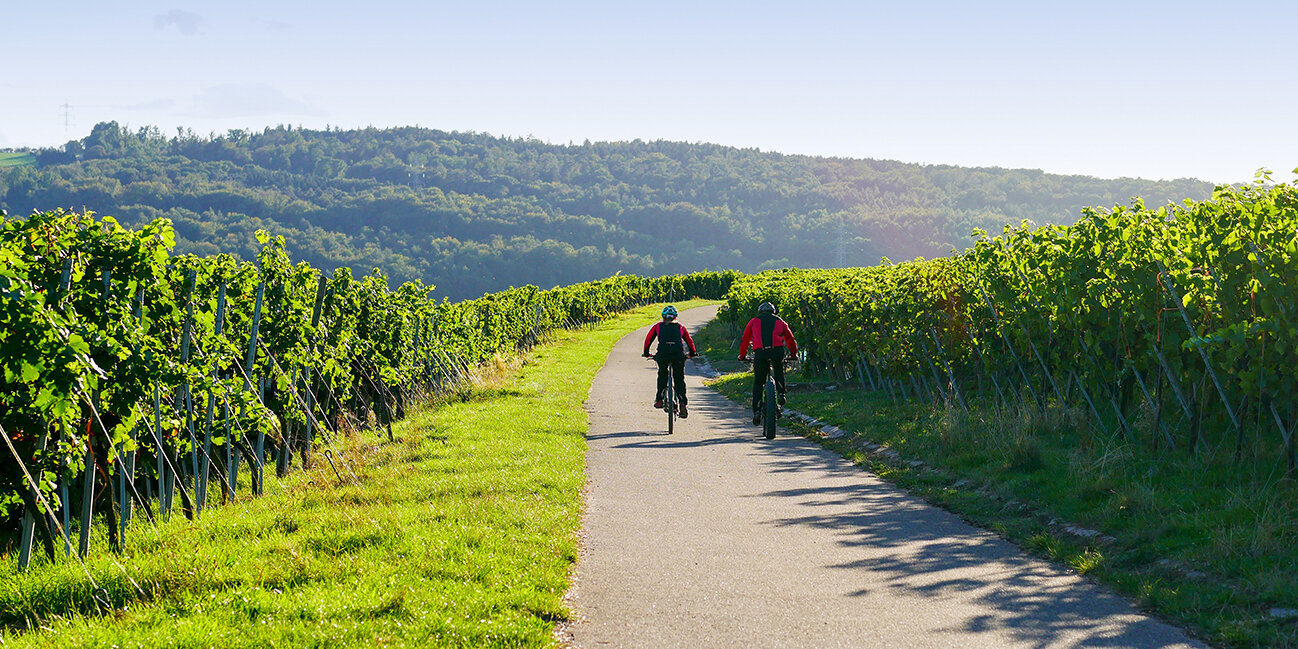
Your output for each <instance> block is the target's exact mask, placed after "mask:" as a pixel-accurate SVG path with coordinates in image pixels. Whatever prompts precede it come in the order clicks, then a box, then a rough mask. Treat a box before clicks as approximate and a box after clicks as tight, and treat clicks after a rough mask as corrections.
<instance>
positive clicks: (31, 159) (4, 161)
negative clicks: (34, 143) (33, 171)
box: [0, 151, 36, 167]
mask: <svg viewBox="0 0 1298 649" xmlns="http://www.w3.org/2000/svg"><path fill="white" fill-rule="evenodd" d="M34 164H36V155H35V154H32V153H23V152H8V153H6V152H4V151H0V167H25V166H28V165H34Z"/></svg>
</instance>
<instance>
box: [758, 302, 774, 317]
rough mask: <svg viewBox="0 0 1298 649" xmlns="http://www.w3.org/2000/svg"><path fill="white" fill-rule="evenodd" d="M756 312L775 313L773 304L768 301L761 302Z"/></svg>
mask: <svg viewBox="0 0 1298 649" xmlns="http://www.w3.org/2000/svg"><path fill="white" fill-rule="evenodd" d="M757 312H758V313H769V314H771V315H775V305H774V304H771V303H770V302H762V305H761V306H759V307H757Z"/></svg>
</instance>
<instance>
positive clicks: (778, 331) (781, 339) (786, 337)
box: [739, 302, 798, 425]
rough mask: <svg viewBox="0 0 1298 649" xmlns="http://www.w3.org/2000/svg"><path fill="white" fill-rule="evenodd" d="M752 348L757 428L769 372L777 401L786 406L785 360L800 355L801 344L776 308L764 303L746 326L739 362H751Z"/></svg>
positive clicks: (740, 344) (754, 416)
mask: <svg viewBox="0 0 1298 649" xmlns="http://www.w3.org/2000/svg"><path fill="white" fill-rule="evenodd" d="M749 345H752V347H753V424H754V425H756V424H760V423H762V415H761V413H760V412H758V407H759V404H760V403H761V402H762V388H763V386H765V385H766V373H767V372H768V371H771V372H775V392H776V394H777V395H778V396H777V397H776V402H777V403H779V405H781V406H782V405H784V357H785V356H788V357H789V358H793V357H794V356H795V355H796V354H797V353H798V341H796V340H794V339H793V331H792V330H790V329H789V325H788V323H786V322H785V321H784V319H783V318H780V317H779V316H777V315H775V305H774V304H771V303H770V302H763V303H762V305H761V306H759V307H757V317H756V318H753V319H752V320H749V321H748V326H747V327H744V337H743V339H741V340H740V342H739V360H741V361H745V360H748V346H749Z"/></svg>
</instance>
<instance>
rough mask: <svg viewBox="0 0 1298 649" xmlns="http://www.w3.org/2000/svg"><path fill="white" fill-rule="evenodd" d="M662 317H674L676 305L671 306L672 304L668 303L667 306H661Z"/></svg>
mask: <svg viewBox="0 0 1298 649" xmlns="http://www.w3.org/2000/svg"><path fill="white" fill-rule="evenodd" d="M663 317H664V318H675V317H676V307H674V306H672V305H670V304H668V305H667V306H665V307H663Z"/></svg>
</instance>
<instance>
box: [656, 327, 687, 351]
mask: <svg viewBox="0 0 1298 649" xmlns="http://www.w3.org/2000/svg"><path fill="white" fill-rule="evenodd" d="M658 356H660V357H663V358H683V357H684V356H685V336H683V335H681V324H680V323H679V322H664V323H662V324H660V325H658Z"/></svg>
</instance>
